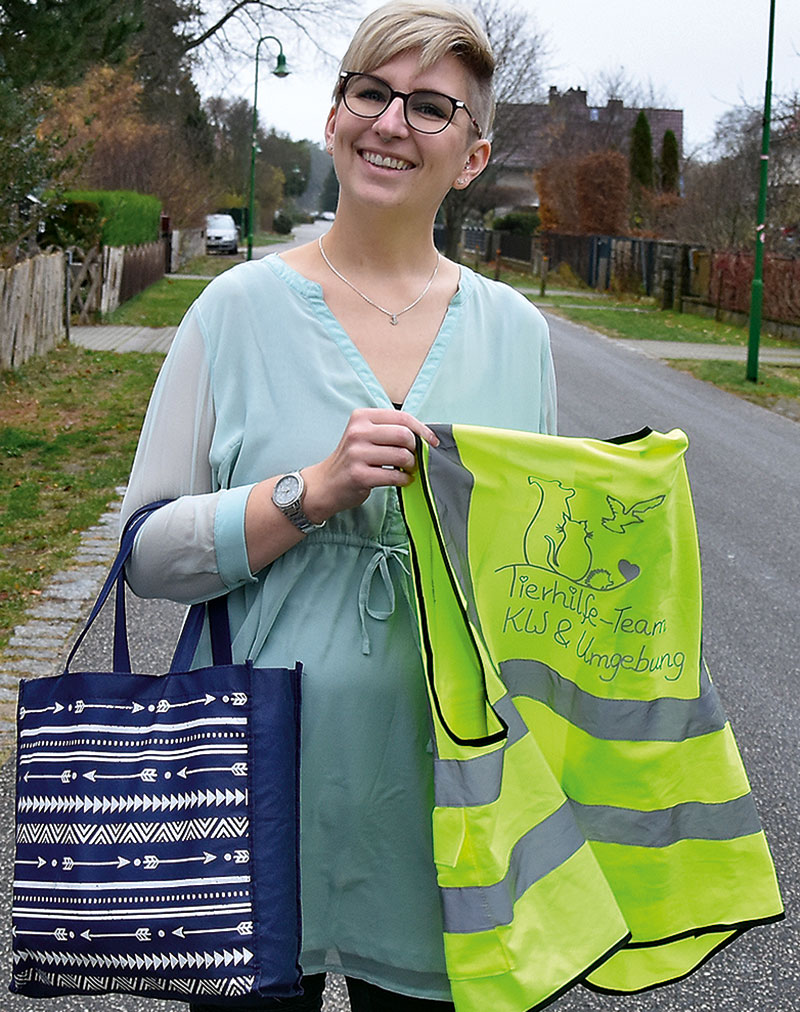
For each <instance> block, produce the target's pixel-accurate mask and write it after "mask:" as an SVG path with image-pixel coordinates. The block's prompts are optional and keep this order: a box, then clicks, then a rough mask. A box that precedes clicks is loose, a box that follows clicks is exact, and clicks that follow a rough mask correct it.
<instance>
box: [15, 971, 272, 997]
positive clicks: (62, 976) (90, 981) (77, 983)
mask: <svg viewBox="0 0 800 1012" xmlns="http://www.w3.org/2000/svg"><path fill="white" fill-rule="evenodd" d="M32 980H37V981H39V982H40V983H42V984H49V985H50V987H57V988H59V989H61V990H62V991H66V992H73V993H79V994H89V993H93V994H107V993H108V992H110V991H115V992H120V993H123V994H148V993H151V994H154V995H156V996H159V997H160V996H161V995H163V994H164V993H165V992H168V993H175V994H176V995H203V996H214V997H221V998H237V997H241V996H242V995H246V994H249V993H250V992H251V991H252V990H253V987H254V986H255V977H253V976H239V977H228V978H224V979H217V980H208V979H203V980H198V979H193V978H164V977H116V976H105V977H97V976H86V975H84V974H74V973H57V972H55V973H52V972H49V971H47V970H42V969H38V968H36V969H33V968H30V969H25V970H21V971H19V972H16V973H14V976H13V982H14V986H15V987H17V988H20V987H23V986H24V985H25V984H28V983H30V982H31V981H32Z"/></svg>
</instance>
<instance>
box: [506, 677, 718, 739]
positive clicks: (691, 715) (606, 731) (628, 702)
mask: <svg viewBox="0 0 800 1012" xmlns="http://www.w3.org/2000/svg"><path fill="white" fill-rule="evenodd" d="M500 674H501V677H502V679H503V682H504V683H505V685H506V687H507V688H508V691H509V692H510V693H511V695H512V696H527V697H529V698H530V699H536V700H538V701H539V702H541V703H545V704H546V705H547V706H549V707H550V709H551V710H553V712H554V713H557V714H558V715H559V716H560V717H563V718H564V720H568V721H569V722H570V724H574V725H575V726H576V727H579V728H581V730H583V731H586V733H587V734H591V735H592V736H593V737H595V738H602V739H604V740H605V741H685V740H686V739H687V738H699V737H700V736H701V735H704V734H710V733H711V732H712V731H721V730H722V728H723V727H725V714H724V713H723V711H722V706H721V705H720V701H719V697H718V696H717V692H716V689H715V688H714V686H713V685H712V684H711V680H710V678H709V677H708V674H707V673H706V671H705V670H704V669H701V671H700V695H699V696H698V697H697V698H695V699H668V698H662V699H650V700H641V699H601V698H600V697H599V696H593V695H591V694H590V693H588V692H584V691H583V690H582V689H579V688H578V686H577V685H575V683H574V682H571V681H570V680H569V679H568V678H564V677H563V676H562V675H560V674H559V673H558V672H557V671H553V669H552V668H549V667H547V665H545V664H541V663H540V662H539V661H530V660H513V661H503V662H502V663H501V664H500Z"/></svg>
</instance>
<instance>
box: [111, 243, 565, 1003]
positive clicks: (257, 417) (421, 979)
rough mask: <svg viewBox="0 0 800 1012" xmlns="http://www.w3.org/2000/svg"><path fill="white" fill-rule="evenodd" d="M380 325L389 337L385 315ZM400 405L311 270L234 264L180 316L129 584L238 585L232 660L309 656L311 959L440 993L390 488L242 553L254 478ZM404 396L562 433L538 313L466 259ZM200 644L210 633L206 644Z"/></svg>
mask: <svg viewBox="0 0 800 1012" xmlns="http://www.w3.org/2000/svg"><path fill="white" fill-rule="evenodd" d="M365 312H369V310H368V309H367V307H365ZM405 325H406V326H409V325H411V324H410V322H408V321H406V322H405ZM375 326H376V327H378V328H380V327H385V328H387V336H391V337H396V336H397V333H396V332H395V333H391V334H389V333H388V327H389V324H388V321H386V320H384V319H382V318H381V317H380V316H379V315H378V314H377V313H376V314H375ZM390 405H391V402H390V400H389V398H388V396H387V394H386V392H385V391H384V390H383V388H382V387H381V386H380V384H379V383H378V381H377V379H376V378H375V376H374V375H373V373H372V371H371V369H370V368H369V366H368V365H367V363H366V362H365V360H364V359H363V357H362V356H361V354H360V352H359V351H358V349H357V348H356V347H355V345H354V344H353V342H352V341H351V340H350V339H349V337H348V336H347V334H346V333H345V332H344V330H343V329H342V327H341V326H340V325H339V323H338V321H337V320H336V318H335V317H334V316H333V315H332V313H331V312H330V310H329V309H328V307H327V305H326V303H325V301H324V299H323V297H322V290H321V288H320V286H319V285H317V284H316V283H313V282H310V281H308V280H307V279H306V278H304V277H302V276H301V275H299V274H298V273H296V272H295V271H294V270H292V269H291V268H290V267H289V266H287V264H285V263H284V261H283V260H281V258H280V256H277V255H271V256H269V257H266V258H264V259H263V260H258V261H252V262H250V263H247V264H242V265H241V266H238V267H235V268H233V269H231V270H230V271H228V272H226V273H225V274H223V275H221V276H220V277H219V278H218V279H216V280H215V281H213V282H212V283H211V284H210V285H209V286H208V287H207V289H206V290H205V291H204V292H203V294H202V295H201V296H200V298H199V299H198V300H197V302H196V303H195V304H194V306H193V307H192V308H191V309H190V310H189V312H188V314H187V316H186V318H185V319H184V321H183V323H182V324H181V327H180V329H179V331H178V334H177V336H176V339H175V342H174V344H173V346H172V349H171V350H170V353H169V355H168V357H167V360H166V362H165V364H164V367H163V369H162V372H161V374H160V376H159V379H158V381H157V383H156V386H155V389H154V392H153V397H152V401H151V404H150V407H149V409H148V412H147V417H146V419H145V424H144V428H143V431H142V436H141V440H140V444H139V449H138V451H137V454H136V460H135V463H134V467H133V472H132V474H131V480H130V484H129V488H128V492H127V495H126V498H125V503H124V507H123V522H124V520H125V518H126V517H127V516H128V515H129V514H130V513H131V512H132V511H133V510H134V509H136V508H137V507H138V506H139V505H141V504H144V503H146V502H151V501H153V500H156V499H161V498H174V499H175V500H176V501H175V502H173V503H171V504H170V505H169V506H166V507H164V508H162V509H161V510H159V511H158V512H157V513H155V514H154V515H153V516H152V517H151V518H150V519H149V520H148V521H147V523H146V524H145V525H144V527H143V528H142V530H141V532H140V535H139V537H138V539H137V543H136V548H135V552H134V556H133V560H132V563H131V566H130V567H129V569H130V571H129V578H130V581H131V584H132V586H133V588H134V590H135V591H136V592H137V593H139V594H141V595H142V596H146V597H167V598H172V599H174V600H179V601H184V602H187V603H189V602H193V601H197V600H204V599H206V598H209V597H212V596H215V595H218V594H220V593H223V592H228V593H229V599H228V600H229V612H230V617H231V627H232V631H233V637H234V638H233V652H234V659H235V660H237V661H241V660H243V659H245V658H247V657H251V658H253V660H254V661H255V664H256V666H291V665H293V664H294V663H295V661H296V660H300V661H302V662H303V665H304V676H303V703H302V761H301V766H302V772H301V780H302V786H301V873H302V908H303V955H302V963H303V968H304V970H305V972H306V973H315V972H320V971H323V970H333V971H337V972H343V973H346V974H348V975H350V976H354V977H360V978H363V979H366V980H369V981H371V982H373V983H375V984H378V985H379V986H381V987H384V988H387V989H389V990H392V991H397V992H401V993H404V994H410V995H416V996H419V997H427V998H438V999H448V998H449V995H450V989H449V985H448V981H447V975H446V971H445V966H444V954H443V947H442V937H441V932H442V924H441V913H440V906H439V897H438V892H437V888H436V874H435V869H434V865H433V858H432V845H431V811H432V807H433V771H432V747H431V734H430V725H429V716H428V711H427V700H426V692H425V686H424V683H423V677H422V667H421V662H420V656H419V648H418V640H417V634H416V628H415V619H414V612H413V604H412V600H411V585H410V580H409V560H408V548H407V539H406V532H405V528H404V525H403V521H402V518H401V515H400V512H399V508H398V502H397V495H396V492H395V491H394V490H393V489H376V490H375V491H373V492H372V494H371V495H370V496H369V498H368V499H367V501H366V502H365V503H364V505H363V506H361V507H359V508H357V509H353V510H347V511H344V512H342V513H339V514H337V515H336V516H334V517H332V518H331V519H330V520H329V521H328V523H327V525H326V526H325V527H324V528H323V529H322V530H320V531H316V532H314V533H312V534H311V535H309V536H308V537H307V538H305V539H304V540H303V541H302V542H301V543H300V544H298V545H297V546H296V547H294V548H291V549H290V550H289V551H287V552H286V553H285V554H284V555H282V556H281V557H280V558H279V559H277V560H276V561H275V562H273V563H272V564H271V565H270V566H269V567H267V568H266V569H265V570H264V571H262V572H260V573H256V574H253V573H251V572H250V570H249V567H248V563H247V551H246V545H245V539H244V510H245V505H246V502H247V497H248V495H249V493H250V491H251V489H252V487H253V485H254V484H255V483H257V482H258V481H260V480H262V479H263V478H266V477H269V476H271V475H275V474H280V473H283V472H285V471H291V470H296V469H299V468H301V467H304V466H307V465H309V464H313V463H316V462H317V461H319V460H321V459H323V458H324V457H326V456H327V455H328V454H329V453H330V452H331V451H332V450H333V449H334V447H335V446H336V444H337V443H338V441H339V438H340V436H341V434H342V432H343V430H344V428H345V425H346V423H347V420H348V418H349V416H350V414H351V412H352V411H353V410H354V409H355V408H357V407H369V406H375V407H389V406H390ZM403 407H404V408H405V410H407V411H409V412H410V413H412V414H414V415H416V416H417V417H418V418H420V419H421V420H423V421H425V422H463V423H472V424H477V425H493V426H497V427H502V428H513V429H526V430H532V431H540V432H553V431H554V428H555V383H554V375H553V367H552V361H551V357H550V348H549V341H548V334H547V326H546V324H545V322H544V319H543V318H542V316H541V314H540V313H539V312H538V310H536V309H535V308H534V307H533V306H532V305H531V304H530V303H529V302H528V301H527V299H525V298H524V297H523V296H522V295H520V294H519V293H517V292H515V291H513V290H512V289H511V288H509V287H507V286H505V285H501V284H497V283H495V282H492V281H488V280H486V279H484V278H482V277H480V276H479V275H477V274H474V273H473V272H472V271H470V270H468V269H466V268H462V269H461V279H460V285H459V289H458V291H457V292H456V294H455V296H454V297H453V299H452V302H451V304H450V307H449V309H448V311H447V314H446V316H445V319H444V321H443V323H442V326H441V329H440V331H439V333H438V335H437V337H436V340H435V341H434V343H433V345H432V347H431V349H430V351H429V353H428V355H427V357H426V359H425V362H424V364H423V366H422V368H421V369H420V371H419V374H418V375H417V377H416V379H415V381H414V384H413V386H412V388H411V390H410V391H409V393H408V396H407V398H406V401H405V403H404V405H403ZM208 661H209V658H208V654H207V651H206V647H205V645H201V648H200V651H199V653H198V657H197V659H196V663H197V664H198V665H200V664H205V663H208Z"/></svg>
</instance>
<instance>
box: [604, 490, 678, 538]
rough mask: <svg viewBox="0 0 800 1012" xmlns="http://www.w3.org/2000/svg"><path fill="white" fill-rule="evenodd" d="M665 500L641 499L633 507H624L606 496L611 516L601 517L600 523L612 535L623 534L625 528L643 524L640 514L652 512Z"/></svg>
mask: <svg viewBox="0 0 800 1012" xmlns="http://www.w3.org/2000/svg"><path fill="white" fill-rule="evenodd" d="M665 499H666V496H665V495H655V496H653V498H652V499H642V500H641V501H640V502H637V503H634V505H633V506H626V505H625V503H623V502H621V501H620V500H619V499H615V498H614V496H613V495H607V496H606V502H607V503H608V508H609V509H610V510H611V516H610V517H603V519H602V520H601V523H602V525H603V527H605V529H606V530H607V531H611V533H612V534H624V533H625V528H626V527H630V526H631V524H641V523H644V518H643V517H642V516H641V515H640V514H642V513H647V512H648V510H654V509H655V508H656V507H657V506H660V505H661V503H662V502H664V500H665Z"/></svg>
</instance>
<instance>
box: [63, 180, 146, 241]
mask: <svg viewBox="0 0 800 1012" xmlns="http://www.w3.org/2000/svg"><path fill="white" fill-rule="evenodd" d="M64 198H65V200H66V201H67V203H68V204H69V203H75V202H76V201H78V202H81V203H92V204H96V205H97V206H98V208H99V209H100V220H101V226H102V234H101V238H102V242H103V245H104V246H138V245H139V244H141V243H146V242H155V241H156V240H157V239H158V237H159V232H160V230H161V201H160V200H159V199H158V198H157V197H150V196H148V195H147V194H144V193H134V192H133V190H72V191H70V192H69V193H65V194H64Z"/></svg>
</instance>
